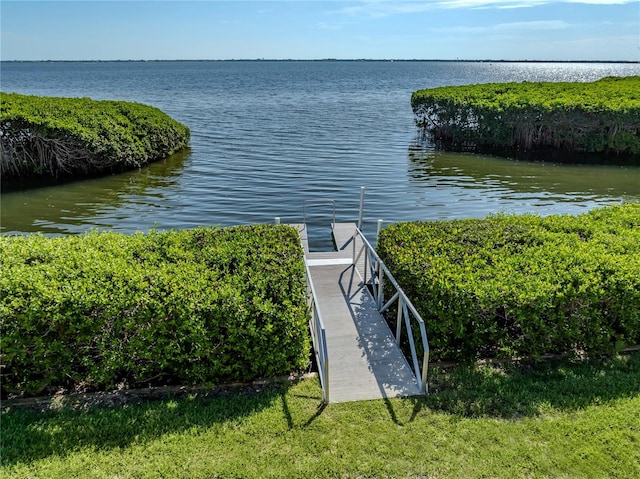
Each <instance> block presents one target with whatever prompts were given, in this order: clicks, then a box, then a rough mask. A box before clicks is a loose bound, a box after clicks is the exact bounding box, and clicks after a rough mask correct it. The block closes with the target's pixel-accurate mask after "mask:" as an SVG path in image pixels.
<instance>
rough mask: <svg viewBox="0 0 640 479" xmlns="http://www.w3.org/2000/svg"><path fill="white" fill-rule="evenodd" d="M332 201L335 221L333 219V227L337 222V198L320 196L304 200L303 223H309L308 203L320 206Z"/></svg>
mask: <svg viewBox="0 0 640 479" xmlns="http://www.w3.org/2000/svg"><path fill="white" fill-rule="evenodd" d="M327 203H330V204H331V205H332V206H333V221H331V228H333V225H335V224H336V200H332V199H328V198H326V199H325V198H318V199H316V200H304V203H303V204H302V224H303V225H306V224H307V205H308V206H319V205H324V204H327Z"/></svg>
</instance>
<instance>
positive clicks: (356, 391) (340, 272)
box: [296, 223, 421, 403]
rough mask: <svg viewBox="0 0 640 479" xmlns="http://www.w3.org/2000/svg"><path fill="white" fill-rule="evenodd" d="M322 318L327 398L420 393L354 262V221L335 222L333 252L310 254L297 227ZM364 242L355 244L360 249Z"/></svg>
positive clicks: (360, 269) (361, 398)
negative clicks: (327, 364)
mask: <svg viewBox="0 0 640 479" xmlns="http://www.w3.org/2000/svg"><path fill="white" fill-rule="evenodd" d="M296 226H297V227H298V231H299V232H300V240H301V242H302V245H303V248H304V249H305V257H306V260H307V264H308V265H309V270H310V274H311V280H312V282H313V284H314V287H315V291H316V294H317V297H316V304H317V306H318V308H319V310H320V312H321V314H322V319H323V321H324V325H325V330H326V337H327V351H328V358H329V361H328V363H329V402H331V403H337V402H347V401H359V400H369V399H381V398H390V397H400V396H413V395H419V394H421V391H420V387H419V385H418V381H417V380H416V378H415V376H414V375H413V372H412V370H411V368H410V366H409V364H408V363H407V360H406V359H405V357H404V355H403V354H402V352H401V351H400V349H399V348H398V346H397V345H396V342H395V339H394V337H393V334H392V333H391V330H390V329H389V327H388V325H387V323H386V321H385V320H384V318H383V317H382V316H381V315H380V313H379V312H378V310H377V308H376V304H375V301H374V300H373V298H372V296H371V294H370V292H369V290H368V288H367V287H366V286H365V285H364V284H363V281H362V277H361V273H360V271H362V264H360V265H356V267H354V266H353V265H352V259H353V243H352V242H353V241H354V240H353V236H354V235H353V233H354V231H355V227H356V225H355V224H354V223H337V224H335V225H333V228H332V229H333V236H334V241H335V245H336V250H335V251H324V252H310V251H309V248H308V238H307V237H306V229H304V228H303V227H301V225H296ZM360 246H361V245H359V244H356V248H357V249H358V250H359V248H360Z"/></svg>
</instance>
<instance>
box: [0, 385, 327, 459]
mask: <svg viewBox="0 0 640 479" xmlns="http://www.w3.org/2000/svg"><path fill="white" fill-rule="evenodd" d="M290 387H291V385H290V384H289V383H283V384H277V385H273V386H271V387H269V388H268V389H266V390H262V391H260V392H251V393H249V392H245V393H237V392H236V393H227V394H224V395H219V396H215V397H211V398H197V397H196V398H181V399H175V400H171V399H168V400H161V401H150V402H145V403H142V404H128V405H124V406H118V407H112V408H100V407H91V408H88V409H84V410H77V409H71V408H61V409H58V410H49V411H45V412H38V411H34V410H26V409H15V410H9V411H6V412H4V413H3V414H2V448H1V451H2V454H1V455H0V457H1V464H2V465H3V466H9V465H12V464H16V463H19V462H31V461H35V460H38V459H42V458H46V457H50V456H65V455H67V454H69V453H71V452H73V451H75V450H78V449H79V448H87V447H88V448H94V449H96V450H108V449H115V448H123V447H127V446H129V445H131V444H134V443H137V444H140V443H145V442H148V441H152V440H154V439H157V438H159V437H161V436H163V435H166V434H176V433H178V434H179V433H181V432H184V431H189V430H194V431H195V430H205V429H207V430H208V429H213V430H215V428H224V427H229V425H231V426H232V427H233V426H234V425H236V424H241V423H242V422H244V421H245V420H246V418H247V417H249V416H251V415H254V414H257V413H259V412H261V411H263V410H265V409H268V408H273V407H276V408H278V406H280V404H279V401H280V400H281V398H284V396H285V395H286V394H287V391H288V390H289V388H290ZM320 399H321V398H320V396H318V401H320ZM282 401H284V399H282ZM285 420H286V421H287V423H288V424H289V425H291V424H292V418H291V414H290V413H289V412H288V410H287V411H285Z"/></svg>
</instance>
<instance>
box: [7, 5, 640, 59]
mask: <svg viewBox="0 0 640 479" xmlns="http://www.w3.org/2000/svg"><path fill="white" fill-rule="evenodd" d="M0 27H1V37H0V42H1V44H0V58H1V59H2V60H155V59H169V60H173V59H254V58H266V59H321V58H338V59H354V58H371V59H390V58H394V59H493V60H500V59H504V60H600V61H609V60H612V61H615V60H624V61H640V1H638V0H432V1H426V0H408V1H405V0H376V1H349V0H338V1H300V0H289V1H276V0H262V1H249V0H233V1H231V0H229V1H117V0H112V1H91V0H84V1H66V2H62V1H29V0H20V1H11V0H2V2H1V3H0Z"/></svg>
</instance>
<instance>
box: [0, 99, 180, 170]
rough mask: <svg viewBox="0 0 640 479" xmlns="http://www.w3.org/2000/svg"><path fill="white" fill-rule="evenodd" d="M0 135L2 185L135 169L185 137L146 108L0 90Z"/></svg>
mask: <svg viewBox="0 0 640 479" xmlns="http://www.w3.org/2000/svg"><path fill="white" fill-rule="evenodd" d="M0 133H1V135H0V138H1V146H2V160H1V161H0V174H2V178H3V181H7V180H10V179H12V178H18V177H29V176H53V177H58V176H73V175H78V174H80V175H87V174H96V173H102V172H112V171H121V170H127V169H132V168H137V167H140V166H143V165H145V164H147V163H149V162H151V161H155V160H159V159H162V158H166V157H167V156H169V155H171V154H173V153H175V152H176V151H178V150H180V149H182V148H184V147H186V146H187V144H188V142H189V137H190V132H189V129H188V128H187V127H186V126H184V125H182V124H181V123H178V122H177V121H175V120H173V119H171V118H170V117H169V116H168V115H166V114H165V113H163V112H162V111H160V110H158V109H157V108H154V107H151V106H148V105H142V104H139V103H131V102H124V101H106V100H105V101H96V100H91V99H89V98H51V97H37V96H27V95H19V94H16V93H11V94H7V93H1V92H0Z"/></svg>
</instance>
